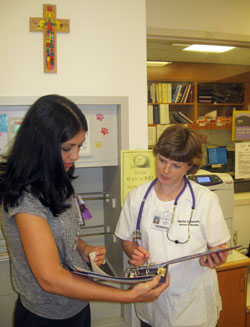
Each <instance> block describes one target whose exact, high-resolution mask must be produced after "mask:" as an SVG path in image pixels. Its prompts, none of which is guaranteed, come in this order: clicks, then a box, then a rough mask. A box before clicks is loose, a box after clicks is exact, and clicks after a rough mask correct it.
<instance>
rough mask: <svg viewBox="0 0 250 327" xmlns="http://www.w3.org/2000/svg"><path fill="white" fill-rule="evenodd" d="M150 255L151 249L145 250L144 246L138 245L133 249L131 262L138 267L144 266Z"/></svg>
mask: <svg viewBox="0 0 250 327" xmlns="http://www.w3.org/2000/svg"><path fill="white" fill-rule="evenodd" d="M149 257H150V254H149V251H147V250H145V249H144V248H143V247H142V246H137V247H136V248H134V249H133V251H132V254H131V256H130V260H129V263H130V264H131V265H134V266H136V267H138V266H142V265H144V264H145V263H146V262H147V261H148V259H149Z"/></svg>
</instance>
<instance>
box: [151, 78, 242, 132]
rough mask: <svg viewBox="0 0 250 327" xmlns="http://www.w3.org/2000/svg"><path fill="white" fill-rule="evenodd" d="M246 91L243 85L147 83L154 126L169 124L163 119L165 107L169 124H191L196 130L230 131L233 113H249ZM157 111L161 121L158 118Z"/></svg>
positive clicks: (192, 82) (194, 82) (188, 82)
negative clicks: (245, 96)
mask: <svg viewBox="0 0 250 327" xmlns="http://www.w3.org/2000/svg"><path fill="white" fill-rule="evenodd" d="M169 89H170V91H169ZM244 91H245V87H244V83H228V82H227V83H225V82H211V81H209V82H204V81H183V80H182V81H156V80H152V81H148V102H149V105H148V111H150V110H153V115H152V114H151V123H153V124H165V123H166V119H164V122H162V117H161V116H162V110H164V109H163V106H165V107H164V108H166V110H168V115H169V122H170V123H171V122H172V123H186V124H192V128H193V129H231V128H232V112H233V110H234V109H235V110H244V109H246V104H245V102H244ZM157 110H158V111H159V118H158V117H157V114H156V115H155V113H156V112H157ZM208 113H210V116H208ZM148 114H149V119H150V112H148ZM183 115H184V116H183ZM152 116H153V121H152ZM167 123H168V122H167Z"/></svg>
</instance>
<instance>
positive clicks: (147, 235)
mask: <svg viewBox="0 0 250 327" xmlns="http://www.w3.org/2000/svg"><path fill="white" fill-rule="evenodd" d="M190 182H191V185H192V188H193V191H194V195H195V204H196V206H195V210H194V213H193V218H192V223H191V227H190V232H191V234H190V235H191V237H190V240H189V241H188V242H187V243H186V244H176V243H174V242H171V241H169V240H168V239H167V236H166V231H165V230H159V229H156V227H155V224H154V223H153V220H154V217H155V216H159V217H161V216H164V215H165V216H169V217H171V216H172V215H171V214H172V211H173V204H174V201H161V200H159V199H158V197H157V195H156V192H155V190H154V189H152V190H151V192H150V193H149V195H148V198H147V200H146V202H145V205H144V210H143V214H142V220H141V232H142V240H141V245H142V246H143V247H144V248H145V249H147V250H148V251H149V253H150V259H149V262H165V261H168V260H171V259H175V258H178V257H182V256H185V255H190V254H194V253H198V252H203V251H206V250H207V245H209V246H211V247H213V246H217V245H219V244H222V243H225V242H227V241H228V240H229V239H230V234H229V231H228V228H227V225H226V222H225V219H224V217H223V213H222V209H221V207H220V205H219V201H218V198H217V196H216V194H214V193H213V192H211V191H210V190H209V189H208V188H206V187H204V186H201V185H199V184H197V183H195V182H192V181H190ZM149 184H150V183H146V184H143V185H140V186H139V187H137V188H136V189H134V190H133V191H131V192H130V193H129V194H128V196H127V199H126V201H125V203H124V207H123V209H122V211H121V214H120V217H119V220H118V223H117V226H116V230H115V234H116V236H117V237H118V238H120V239H122V240H130V241H132V240H133V232H134V231H135V229H136V222H137V217H138V212H139V208H140V204H141V201H142V198H143V196H144V194H145V192H146V190H147V188H148V186H149ZM191 206H192V197H191V193H190V190H189V187H188V186H187V187H186V189H185V191H184V193H183V194H182V195H181V197H180V198H179V201H178V204H177V208H176V213H175V219H174V224H173V226H172V227H171V229H170V231H169V236H170V237H171V238H172V239H178V240H180V241H185V240H186V239H187V238H188V222H189V219H190V213H191ZM168 269H169V273H170V285H169V287H168V288H167V289H166V290H165V291H164V292H163V294H161V296H160V297H159V299H158V300H157V301H154V302H153V303H139V304H136V313H137V315H138V317H139V318H140V319H141V320H143V321H145V322H147V323H149V324H150V325H151V326H153V327H184V326H185V327H214V326H216V322H217V320H218V317H219V312H220V310H221V298H220V295H219V288H218V280H217V274H216V271H215V270H214V269H211V268H206V267H202V266H201V265H200V264H199V259H193V260H190V261H185V262H181V263H177V264H173V265H170V266H169V268H168Z"/></svg>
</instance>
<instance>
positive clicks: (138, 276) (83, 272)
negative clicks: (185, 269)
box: [69, 245, 242, 284]
mask: <svg viewBox="0 0 250 327" xmlns="http://www.w3.org/2000/svg"><path fill="white" fill-rule="evenodd" d="M240 247H242V245H236V246H232V247H228V248H218V249H215V250H209V251H205V252H200V253H195V254H191V255H187V256H183V257H180V258H176V259H172V260H169V261H166V262H161V263H150V264H147V265H143V266H138V267H129V268H127V269H126V271H125V276H123V277H118V276H111V275H109V274H107V273H105V272H104V271H103V270H102V269H101V268H99V267H98V266H97V265H96V264H95V262H94V258H95V252H92V253H90V254H89V257H90V262H91V268H92V271H89V270H87V269H83V268H80V267H77V266H69V269H70V271H71V272H72V273H73V274H76V275H80V276H83V277H86V278H89V279H92V280H95V281H109V282H112V283H119V284H137V283H141V282H146V281H149V280H152V279H153V278H154V277H155V276H156V275H160V276H161V282H163V281H164V280H165V279H166V276H167V271H168V266H169V265H170V264H175V263H179V262H183V261H187V260H192V259H196V258H200V257H204V256H207V255H211V254H213V253H219V252H225V251H230V250H235V249H238V248H240Z"/></svg>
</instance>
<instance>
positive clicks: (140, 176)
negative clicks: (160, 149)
mask: <svg viewBox="0 0 250 327" xmlns="http://www.w3.org/2000/svg"><path fill="white" fill-rule="evenodd" d="M155 177H156V172H155V157H154V154H153V152H152V150H122V151H121V206H123V203H124V201H125V199H126V196H127V195H128V193H129V192H130V191H132V190H133V189H134V188H135V187H137V186H139V185H141V184H143V183H146V182H150V181H152V180H153V179H154V178H155Z"/></svg>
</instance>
